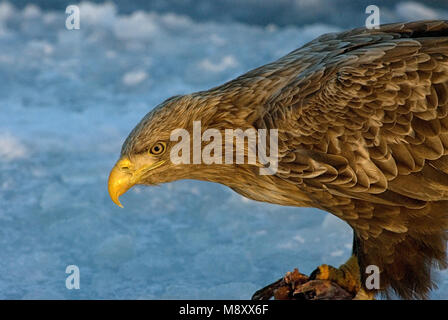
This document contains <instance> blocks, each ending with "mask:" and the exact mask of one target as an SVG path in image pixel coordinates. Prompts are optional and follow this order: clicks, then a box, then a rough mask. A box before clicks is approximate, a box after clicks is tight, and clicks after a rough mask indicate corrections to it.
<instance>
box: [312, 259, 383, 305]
mask: <svg viewBox="0 0 448 320" xmlns="http://www.w3.org/2000/svg"><path fill="white" fill-rule="evenodd" d="M310 280H330V281H332V282H335V283H336V284H338V285H339V286H340V287H341V288H343V289H345V290H347V291H348V292H350V293H352V294H353V296H354V299H356V300H367V299H373V297H374V293H373V292H370V291H366V290H364V289H363V288H362V286H361V277H360V273H359V265H358V261H357V259H356V257H355V256H351V257H350V259H349V260H348V261H347V262H346V263H345V264H343V265H342V266H340V267H339V268H335V267H332V266H329V265H326V264H323V265H321V266H319V267H318V268H317V269H316V270H314V271H313V272H312V273H311V275H310Z"/></svg>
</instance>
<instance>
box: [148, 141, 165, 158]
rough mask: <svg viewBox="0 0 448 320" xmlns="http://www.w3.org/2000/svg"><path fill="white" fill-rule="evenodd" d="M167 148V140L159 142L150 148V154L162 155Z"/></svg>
mask: <svg viewBox="0 0 448 320" xmlns="http://www.w3.org/2000/svg"><path fill="white" fill-rule="evenodd" d="M165 150H166V143H165V142H157V143H156V144H155V145H153V146H152V147H151V148H150V149H149V154H150V155H153V156H160V155H161V154H163V153H164V152H165Z"/></svg>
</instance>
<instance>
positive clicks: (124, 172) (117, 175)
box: [108, 158, 165, 208]
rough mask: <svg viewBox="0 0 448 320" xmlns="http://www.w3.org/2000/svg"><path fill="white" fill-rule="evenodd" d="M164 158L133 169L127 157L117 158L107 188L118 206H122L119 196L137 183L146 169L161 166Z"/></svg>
mask: <svg viewBox="0 0 448 320" xmlns="http://www.w3.org/2000/svg"><path fill="white" fill-rule="evenodd" d="M164 162H165V160H161V161H157V162H154V163H151V164H148V165H144V166H142V167H141V168H139V169H137V170H136V169H134V165H133V164H132V162H131V161H130V160H129V159H128V158H122V159H120V160H118V162H117V163H116V164H115V166H114V167H113V168H112V170H111V171H110V175H109V182H108V189H109V195H110V198H111V199H112V201H113V202H114V203H115V204H116V205H117V206H119V207H121V208H123V205H122V204H121V203H120V200H119V198H120V196H121V195H122V194H124V193H125V192H126V191H128V190H129V189H130V188H132V187H133V186H134V185H135V184H138V183H139V181H140V178H141V177H142V176H143V175H144V174H145V173H146V172H148V171H150V170H153V169H155V168H157V167H159V166H161V165H162V164H163V163H164Z"/></svg>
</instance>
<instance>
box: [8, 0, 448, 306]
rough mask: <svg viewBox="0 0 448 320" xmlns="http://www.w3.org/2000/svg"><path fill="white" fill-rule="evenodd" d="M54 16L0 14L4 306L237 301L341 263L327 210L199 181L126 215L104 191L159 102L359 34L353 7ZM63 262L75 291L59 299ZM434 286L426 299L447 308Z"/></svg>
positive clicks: (138, 199)
mask: <svg viewBox="0 0 448 320" xmlns="http://www.w3.org/2000/svg"><path fill="white" fill-rule="evenodd" d="M23 2H24V1H21V2H20V3H23ZM361 2H362V1H359V3H361ZM49 3H50V2H48V1H33V3H29V4H22V5H21V6H16V5H13V3H12V2H0V47H1V50H0V80H1V85H0V110H1V116H0V203H1V207H0V224H1V228H0V247H1V248H2V250H0V298H14V299H48V298H55V299H89V298H97V299H103V298H124V299H145V298H151V299H168V298H169V299H179V298H193V299H201V298H202V299H204V298H205V299H215V298H216V299H226V298H228V299H243V298H249V297H250V296H251V294H252V293H253V292H254V291H255V290H257V289H258V288H260V287H262V286H264V285H266V284H267V283H269V282H271V281H274V280H276V279H278V278H279V277H280V276H281V275H283V274H284V273H285V272H286V271H290V270H292V269H293V268H295V267H299V268H300V271H302V272H304V273H310V272H311V271H312V270H313V269H314V268H315V267H316V266H317V265H319V264H321V263H328V264H333V265H338V264H340V263H343V262H344V260H345V259H347V258H348V257H349V256H350V253H351V242H352V234H351V232H350V228H349V227H348V226H347V225H346V224H345V223H344V222H341V221H340V220H338V219H337V218H335V217H333V216H331V215H328V214H326V213H324V212H323V211H319V210H314V209H306V208H290V207H281V206H275V205H269V204H264V203H257V202H254V201H252V200H248V199H246V198H243V197H241V196H240V195H238V194H236V193H234V192H233V191H231V190H230V189H228V188H226V187H224V186H220V185H217V184H211V183H205V182H198V181H179V182H176V183H172V184H167V185H162V186H160V187H154V188H146V187H135V188H133V189H132V190H131V191H130V192H128V193H127V194H126V195H124V196H123V197H122V198H121V200H122V203H123V204H124V206H125V207H124V209H121V208H118V207H117V206H115V205H114V204H113V203H112V202H111V200H110V199H109V196H108V194H107V190H106V183H107V177H108V172H109V170H110V168H111V167H112V166H113V164H114V163H115V161H116V160H117V158H118V155H119V152H120V148H121V144H122V142H123V140H124V139H125V138H126V136H127V135H128V133H129V132H130V130H131V129H132V128H133V127H134V126H135V124H136V123H137V122H138V121H139V120H140V119H141V117H142V116H143V115H145V114H146V113H147V112H148V111H149V110H150V109H151V108H153V107H154V106H156V105H157V104H158V103H160V102H161V101H163V100H164V99H166V98H168V97H170V96H172V95H176V94H183V93H189V92H193V91H198V90H204V89H208V88H210V87H213V86H215V85H218V84H220V83H223V82H225V81H227V80H229V79H232V78H233V77H236V76H238V75H240V74H242V73H243V72H245V71H248V70H250V69H251V68H254V67H258V66H260V65H262V64H264V63H267V62H270V61H272V60H274V59H277V58H279V57H281V56H282V55H284V54H286V53H288V52H289V51H291V50H293V49H295V48H297V47H299V46H300V45H302V44H304V43H305V42H307V41H310V40H312V39H314V38H315V37H317V36H318V35H320V34H322V33H326V32H333V31H339V30H342V29H344V28H346V27H348V26H352V24H356V23H357V24H361V23H363V21H364V20H365V14H364V11H363V9H364V8H365V6H364V8H363V7H362V6H363V4H362V5H361V4H358V2H357V4H356V5H353V6H351V5H346V6H345V7H343V6H342V5H341V3H342V4H344V3H346V2H345V0H341V1H339V7H338V5H337V4H335V3H336V1H330V0H320V1H305V0H300V1H298V0H294V1H293V0H291V1H290V0H283V1H279V2H277V1H275V2H268V1H266V2H265V1H252V0H245V1H241V0H238V1H235V0H217V1H213V2H211V1H203V0H198V1H197V2H195V3H196V7H195V6H192V5H188V6H187V5H186V4H183V2H180V1H174V2H173V1H166V0H163V1H162V0H160V1H159V0H156V1H148V2H142V5H141V7H136V6H135V5H133V6H132V5H129V6H128V5H127V3H128V2H127V1H121V0H120V1H115V3H113V2H106V3H92V2H81V3H80V4H79V8H80V12H81V29H80V30H72V31H69V30H67V29H65V18H66V14H65V4H64V2H63V1H61V2H54V6H51V5H50V4H49ZM51 3H53V2H51ZM188 3H190V4H191V2H188ZM434 3H435V4H434V5H433V6H429V5H427V4H424V3H423V2H422V1H420V2H408V1H404V2H399V1H390V4H388V6H387V7H385V9H384V15H385V17H386V18H385V20H387V19H389V20H391V21H394V20H398V19H400V17H401V18H409V17H412V18H414V17H415V18H418V17H422V18H427V17H432V15H434V14H435V13H437V15H438V16H440V15H441V14H442V13H441V12H444V11H441V10H439V6H440V8H442V9H443V8H444V9H443V10H447V9H446V7H444V5H443V3H442V2H434ZM70 4H73V3H70ZM236 4H238V5H236ZM248 8H251V10H248ZM338 10H339V11H338ZM341 10H342V11H341ZM355 12H358V13H355ZM384 22H386V21H384ZM71 264H74V265H77V266H78V267H79V269H80V275H81V283H80V286H81V289H80V290H68V289H66V288H65V279H66V276H67V274H66V273H65V269H66V267H67V266H68V265H71ZM440 278H441V281H440V289H439V290H438V291H436V292H435V293H434V295H433V296H434V297H437V298H447V293H448V280H447V279H448V274H447V273H446V272H443V273H440Z"/></svg>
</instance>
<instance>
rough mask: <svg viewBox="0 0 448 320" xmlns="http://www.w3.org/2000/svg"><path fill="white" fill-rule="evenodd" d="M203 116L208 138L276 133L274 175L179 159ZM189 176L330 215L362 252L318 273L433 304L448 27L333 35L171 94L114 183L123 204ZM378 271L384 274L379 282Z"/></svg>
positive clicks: (360, 288)
mask: <svg viewBox="0 0 448 320" xmlns="http://www.w3.org/2000/svg"><path fill="white" fill-rule="evenodd" d="M197 121H200V123H201V130H202V132H203V131H204V130H207V129H214V130H218V132H221V133H222V134H223V135H224V133H225V132H226V130H229V129H233V130H237V129H241V130H248V129H254V130H258V131H259V130H263V129H265V130H266V132H269V134H268V136H269V137H271V136H272V134H271V133H270V132H273V131H272V130H276V131H275V132H276V139H277V140H276V141H277V146H276V149H277V150H276V151H277V158H276V159H277V160H276V166H277V168H276V171H275V172H273V173H272V174H260V168H263V167H266V163H263V162H262V161H259V160H257V161H256V162H255V163H246V162H243V163H234V162H232V163H225V162H224V161H215V162H213V163H203V162H199V163H197V162H195V163H179V162H175V161H171V156H170V155H172V152H171V151H173V150H172V149H173V148H174V147H175V145H176V143H177V142H176V141H172V139H171V133H172V132H173V131H175V130H184V131H185V132H187V133H192V131H193V129H194V128H193V126H194V122H197ZM258 131H257V132H258ZM266 139H268V138H266ZM210 140H211V139H210ZM235 140H236V139H235ZM226 141H227V140H226ZM209 143H211V142H210V141H201V142H200V144H201V145H204V146H206V145H207V144H209ZM225 143H228V141H227V142H224V141H222V144H223V148H224V145H225ZM231 143H235V142H234V141H232V142H231ZM271 149H272V148H271V147H270V146H267V147H266V150H267V151H269V150H271ZM244 150H245V151H244V156H246V157H247V156H248V154H249V151H250V150H249V148H248V147H247V146H246V144H245V149H244ZM272 150H273V149H272ZM215 151H216V150H215ZM217 154H218V153H217ZM223 157H224V155H223ZM219 160H220V159H219ZM179 179H196V180H203V181H211V182H215V183H220V184H223V185H225V186H228V187H230V188H231V189H233V190H234V191H236V192H237V193H239V194H241V195H242V196H244V197H247V198H250V199H253V200H257V201H263V202H269V203H273V204H278V205H284V206H296V207H313V208H318V209H321V210H325V211H327V212H329V213H331V214H333V215H335V216H336V217H338V218H340V219H342V220H344V221H345V222H346V223H348V225H350V226H351V228H352V229H353V239H354V240H353V251H352V256H351V257H350V258H349V259H348V261H347V262H346V263H344V264H343V265H341V266H339V267H333V266H329V265H326V264H322V265H321V266H319V267H318V268H316V270H315V271H314V272H313V273H312V274H311V278H313V279H323V280H325V279H326V280H330V281H333V282H335V283H337V284H338V285H340V286H341V287H342V288H344V289H346V290H348V291H349V292H351V293H353V295H354V297H361V298H362V297H364V298H373V297H374V296H375V295H376V294H384V295H386V296H390V295H391V294H395V295H398V296H399V297H401V298H404V299H425V298H428V297H429V294H430V292H431V290H432V289H434V288H435V287H436V281H435V277H434V273H435V272H436V270H437V269H443V268H446V267H447V261H446V245H447V229H448V21H446V20H430V21H416V22H406V23H393V24H385V25H381V26H380V27H379V28H377V29H367V28H357V29H353V30H350V31H344V32H339V33H330V34H324V35H322V36H320V37H318V38H316V39H315V40H313V41H311V42H309V43H307V44H305V45H304V46H302V47H301V48H298V49H296V50H294V51H292V52H290V53H289V54H287V55H285V56H284V57H282V58H280V59H278V60H276V61H274V62H271V63H268V64H266V65H263V66H261V67H258V68H256V69H253V70H251V71H249V72H247V73H245V74H243V75H241V76H239V77H238V78H236V79H234V80H231V81H229V82H226V83H224V84H222V85H220V86H217V87H214V88H211V89H209V90H205V91H200V92H195V93H191V94H186V95H181V96H174V97H172V98H170V99H168V100H166V101H164V102H163V103H161V104H160V105H158V106H157V107H155V108H154V109H152V110H151V111H150V112H149V113H148V114H147V115H146V116H144V118H143V119H142V120H141V121H140V122H139V123H138V124H137V126H136V127H135V128H134V129H133V130H132V131H131V133H130V134H129V136H128V137H127V139H126V140H125V142H124V143H123V146H122V149H121V154H120V157H119V160H118V161H117V163H116V164H115V166H114V167H113V169H112V170H111V172H110V176H109V181H108V191H109V194H110V196H111V198H112V200H113V201H114V202H115V203H116V204H118V205H120V206H121V204H120V202H119V197H120V196H121V195H122V194H124V193H125V192H126V191H127V190H128V189H130V188H131V187H132V186H134V185H137V184H142V185H150V186H152V185H157V184H161V183H167V182H171V181H175V180H179ZM372 265H373V266H376V267H377V268H378V270H379V276H380V286H379V287H378V288H373V289H372V288H368V287H367V285H366V276H367V275H366V268H367V267H368V266H372Z"/></svg>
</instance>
